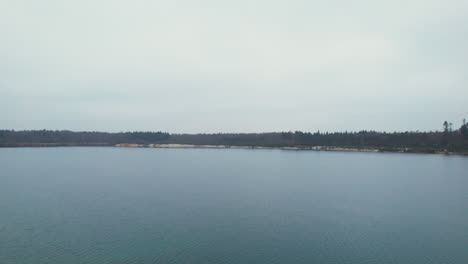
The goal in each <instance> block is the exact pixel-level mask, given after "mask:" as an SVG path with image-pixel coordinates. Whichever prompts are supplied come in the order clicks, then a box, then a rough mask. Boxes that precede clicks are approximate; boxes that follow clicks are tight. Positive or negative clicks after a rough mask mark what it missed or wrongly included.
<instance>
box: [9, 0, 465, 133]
mask: <svg viewBox="0 0 468 264" xmlns="http://www.w3.org/2000/svg"><path fill="white" fill-rule="evenodd" d="M464 117H468V1H467V0H459V1H458V0H445V1H433V0H393V1H376V0H369V1H360V0H358V1H349V0H342V1H341V0H331V1H311V0H304V1H296V0H287V1H274V0H261V1H254V0H236V1H219V0H212V1H204V0H197V1H174V0H171V1H140V0H132V1H130V0H128V1H118V0H89V1H84V0H80V1H64V0H56V1H51V0H41V1H37V0H31V1H22V0H0V129H42V128H45V129H69V130H100V131H127V130H163V131H169V132H262V131H289V130H291V131H294V130H302V131H316V130H321V131H344V130H347V131H351V130H361V129H372V130H385V131H402V130H440V129H441V127H442V123H443V121H444V120H449V121H451V122H453V123H454V126H455V127H458V126H459V125H460V123H461V120H462V119H463V118H464Z"/></svg>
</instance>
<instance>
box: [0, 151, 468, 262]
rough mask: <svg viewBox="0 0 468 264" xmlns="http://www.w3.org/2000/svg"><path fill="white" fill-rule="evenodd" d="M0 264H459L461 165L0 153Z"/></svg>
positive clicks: (386, 158)
mask: <svg viewBox="0 0 468 264" xmlns="http://www.w3.org/2000/svg"><path fill="white" fill-rule="evenodd" d="M0 263H2V264H26V263H27V264H45V263H47V264H54V263H60V264H62V263H63V264H75V263H76V264H78V263H80V264H88V263H89V264H91V263H93V264H94V263H96V264H137V263H138V264H140V263H142V264H144V263H155V264H156V263H192V264H197V263H200V264H202V263H203V264H205V263H255V264H267V263H268V264H271V263H288V264H294V263H319V264H345V263H346V264H358V263H359V264H362V263H379V264H387V263H392V264H393V263H395V264H396V263H398V264H402V263H411V264H466V263H468V157H466V156H446V155H430V154H400V153H364V152H333V151H329V152H327V151H287V150H249V149H147V148H114V147H62V148H60V147H56V148H3V149H0Z"/></svg>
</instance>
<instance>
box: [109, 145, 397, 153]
mask: <svg viewBox="0 0 468 264" xmlns="http://www.w3.org/2000/svg"><path fill="white" fill-rule="evenodd" d="M115 146H116V147H130V148H208V149H227V148H231V149H281V150H325V151H361V152H379V151H381V150H380V149H377V148H351V147H350V148H347V147H329V146H313V147H261V146H228V145H192V144H116V145H115ZM394 152H400V151H394ZM401 152H405V150H404V149H402V150H401Z"/></svg>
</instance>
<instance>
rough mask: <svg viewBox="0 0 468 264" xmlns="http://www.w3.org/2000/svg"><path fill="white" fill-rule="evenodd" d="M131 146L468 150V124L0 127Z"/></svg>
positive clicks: (31, 140)
mask: <svg viewBox="0 0 468 264" xmlns="http://www.w3.org/2000/svg"><path fill="white" fill-rule="evenodd" d="M119 143H128V144H193V145H226V146H251V147H254V146H258V147H304V148H307V147H313V146H329V147H353V148H377V149H379V150H383V151H392V150H401V149H402V148H404V149H406V150H407V151H415V152H440V151H450V152H463V153H467V152H468V124H466V122H465V121H463V124H462V126H461V127H460V128H459V129H452V128H451V124H450V123H448V122H444V123H443V129H442V131H434V132H419V131H416V132H376V131H359V132H334V133H328V132H325V133H322V132H319V131H317V132H314V133H311V132H301V131H296V132H274V133H239V134H235V133H218V134H169V133H166V132H120V133H106V132H72V131H67V130H61V131H58V130H23V131H14V130H0V147H18V146H112V145H115V144H119Z"/></svg>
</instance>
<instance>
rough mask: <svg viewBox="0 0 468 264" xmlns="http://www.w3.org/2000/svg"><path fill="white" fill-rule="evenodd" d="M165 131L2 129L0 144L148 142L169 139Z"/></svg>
mask: <svg viewBox="0 0 468 264" xmlns="http://www.w3.org/2000/svg"><path fill="white" fill-rule="evenodd" d="M169 137H170V135H169V133H165V132H120V133H107V132H73V131H68V130H22V131H14V130H0V146H15V145H17V146H21V145H35V144H37V145H41V144H42V145H47V144H50V145H78V146H82V145H115V144H118V143H136V144H147V143H152V142H161V141H164V140H167V139H169Z"/></svg>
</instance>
